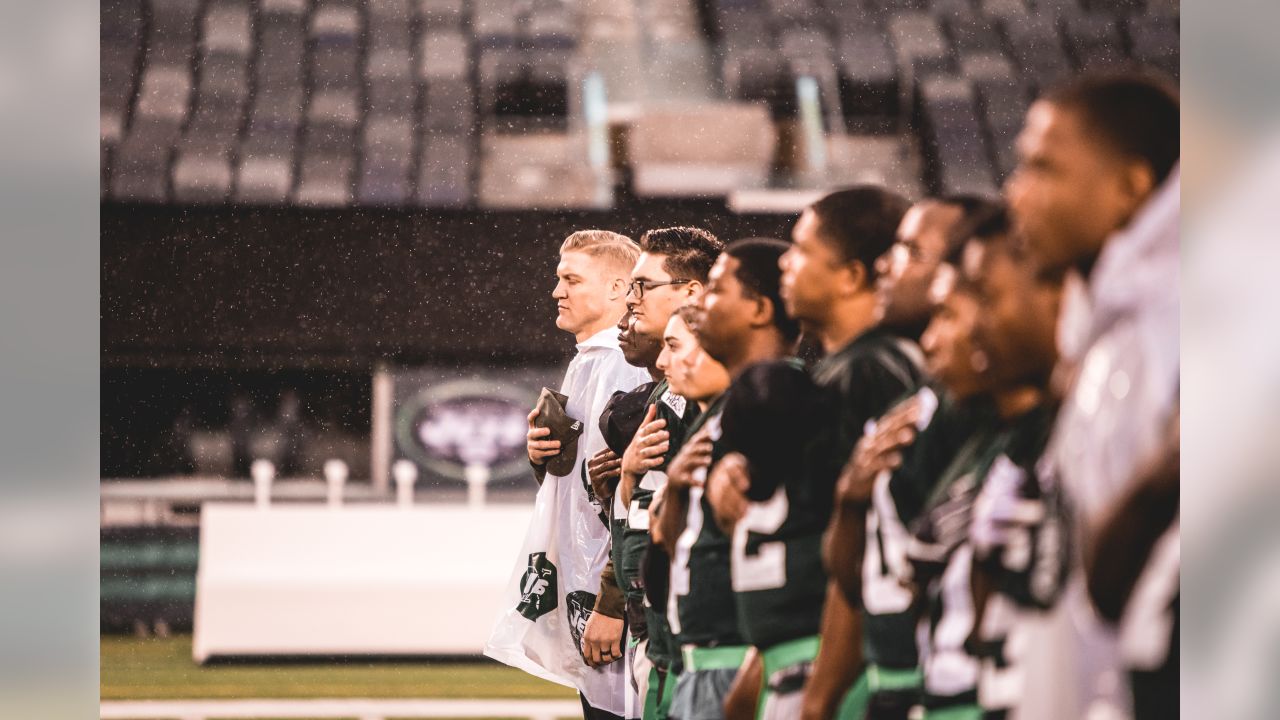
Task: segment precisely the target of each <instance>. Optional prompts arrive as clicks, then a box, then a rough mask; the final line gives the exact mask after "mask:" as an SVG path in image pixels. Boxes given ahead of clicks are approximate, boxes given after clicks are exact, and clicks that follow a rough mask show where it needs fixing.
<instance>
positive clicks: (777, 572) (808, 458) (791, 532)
mask: <svg viewBox="0 0 1280 720" xmlns="http://www.w3.org/2000/svg"><path fill="white" fill-rule="evenodd" d="M920 380H921V373H920V361H919V350H918V348H917V347H916V346H915V344H914V343H912V342H910V341H908V340H904V339H901V338H899V337H897V336H895V335H892V334H891V333H888V332H885V331H883V330H879V329H873V330H870V331H868V332H866V333H863V334H862V335H861V336H859V337H858V338H857V339H855V340H854V341H852V342H851V343H849V344H848V345H846V346H845V347H844V348H842V349H840V350H838V351H837V352H835V353H832V354H831V355H829V356H827V357H826V358H823V360H822V361H820V362H819V363H818V365H817V366H816V367H815V368H814V370H813V372H812V373H811V374H810V373H806V372H805V371H804V370H803V368H802V366H801V365H800V364H799V363H798V362H796V361H783V362H775V363H763V364H761V365H757V366H755V367H753V368H750V369H748V370H747V371H746V372H744V373H743V374H742V376H741V377H739V379H738V380H736V381H735V385H738V384H739V383H741V384H742V385H743V386H744V387H743V392H741V393H740V394H739V393H738V392H737V391H736V390H734V391H733V394H732V395H731V406H730V407H726V412H725V427H726V433H727V434H729V435H731V437H732V439H731V442H730V444H729V445H730V447H731V448H732V449H735V450H739V451H741V452H742V453H743V454H744V455H745V456H746V457H747V459H748V461H749V463H750V466H751V488H750V490H749V491H748V497H749V499H750V501H751V503H750V506H749V509H748V511H747V514H746V516H745V517H744V518H743V519H742V521H740V522H739V524H738V527H737V529H736V530H735V539H734V540H735V542H734V546H733V547H734V555H733V576H734V589H735V590H736V591H737V600H738V612H739V621H740V623H741V624H742V629H743V634H744V635H745V636H746V638H747V640H748V641H749V642H751V643H752V644H754V645H756V646H758V647H761V648H767V647H770V646H772V645H774V644H777V643H780V642H785V641H788V640H795V639H798V638H802V637H806V636H809V635H814V634H817V632H818V631H819V629H820V625H821V620H822V609H823V606H824V604H825V601H826V592H827V580H828V578H827V573H826V569H825V568H824V567H823V565H822V536H823V534H824V533H825V532H826V529H827V526H828V525H829V524H830V521H831V513H832V511H833V509H834V498H833V494H834V492H835V483H836V479H837V478H838V477H839V474H840V471H841V470H842V469H843V467H844V465H845V463H846V462H847V461H848V459H849V455H850V453H851V452H852V450H853V446H854V444H855V443H856V442H857V440H858V438H860V437H861V436H862V434H863V432H864V429H865V426H866V423H867V421H868V420H869V419H871V418H875V417H879V416H880V415H882V414H883V413H884V412H885V411H886V410H887V409H888V408H889V406H890V404H891V403H892V402H893V401H894V400H896V399H898V398H901V397H903V396H904V395H905V394H906V393H908V392H911V391H912V390H914V389H915V388H916V387H917V386H918V385H919V383H920ZM748 388H749V389H748ZM736 398H744V399H746V400H744V401H743V402H740V403H738V402H735V399H736Z"/></svg>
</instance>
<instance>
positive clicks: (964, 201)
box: [937, 193, 1009, 262]
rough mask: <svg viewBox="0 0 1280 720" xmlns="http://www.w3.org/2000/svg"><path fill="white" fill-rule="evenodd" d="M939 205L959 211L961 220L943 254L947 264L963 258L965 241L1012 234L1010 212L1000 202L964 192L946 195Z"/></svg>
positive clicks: (949, 237) (948, 239)
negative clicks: (1009, 232)
mask: <svg viewBox="0 0 1280 720" xmlns="http://www.w3.org/2000/svg"><path fill="white" fill-rule="evenodd" d="M937 202H939V203H942V204H943V205H950V206H953V207H956V208H959V209H960V221H959V222H957V223H956V224H955V227H953V228H952V229H951V232H950V233H949V234H948V235H947V247H946V251H945V253H944V254H943V258H945V259H946V261H947V262H951V261H952V260H953V259H955V258H958V257H960V253H961V251H962V250H963V249H964V244H965V241H967V240H968V239H969V238H972V237H982V238H987V237H991V236H992V235H994V234H997V233H1007V232H1008V231H1009V216H1008V210H1007V209H1006V208H1005V204H1004V202H1002V201H1000V200H996V199H994V198H990V197H986V196H983V195H972V194H968V193H961V194H956V195H944V196H942V197H941V198H938V200H937ZM994 228H999V229H994Z"/></svg>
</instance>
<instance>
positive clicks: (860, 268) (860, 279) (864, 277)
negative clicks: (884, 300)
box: [839, 260, 871, 295]
mask: <svg viewBox="0 0 1280 720" xmlns="http://www.w3.org/2000/svg"><path fill="white" fill-rule="evenodd" d="M839 278H840V280H839V282H840V283H841V284H842V287H841V288H840V294H841V295H856V294H858V293H859V292H862V291H863V290H867V289H870V282H871V276H870V275H869V274H868V273H867V266H866V265H863V264H862V261H861V260H850V261H849V262H847V263H845V264H844V265H842V266H841V272H840V273H839Z"/></svg>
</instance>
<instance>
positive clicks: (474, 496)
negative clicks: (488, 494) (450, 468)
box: [464, 463, 489, 509]
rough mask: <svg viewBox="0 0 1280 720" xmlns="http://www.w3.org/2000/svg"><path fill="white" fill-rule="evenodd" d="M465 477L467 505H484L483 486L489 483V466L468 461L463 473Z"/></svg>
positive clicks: (477, 506) (475, 506)
mask: <svg viewBox="0 0 1280 720" xmlns="http://www.w3.org/2000/svg"><path fill="white" fill-rule="evenodd" d="M464 477H466V479H467V505H468V506H469V507H471V508H473V509H474V508H481V507H484V496H485V487H486V486H487V485H488V484H489V466H488V465H486V464H484V463H468V464H467V469H466V471H465V473H464Z"/></svg>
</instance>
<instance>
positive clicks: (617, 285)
mask: <svg viewBox="0 0 1280 720" xmlns="http://www.w3.org/2000/svg"><path fill="white" fill-rule="evenodd" d="M629 283H630V280H628V279H626V278H621V277H615V278H614V279H613V280H611V281H610V282H609V302H616V301H618V300H623V299H625V298H626V297H627V285H628V284H629Z"/></svg>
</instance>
